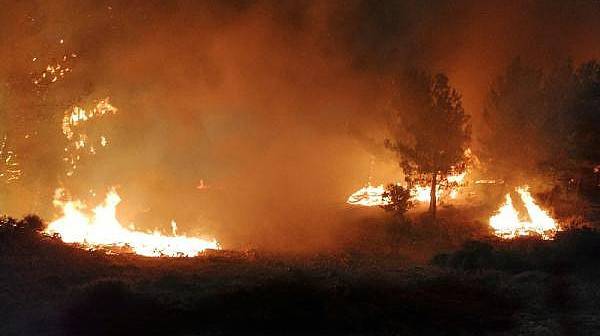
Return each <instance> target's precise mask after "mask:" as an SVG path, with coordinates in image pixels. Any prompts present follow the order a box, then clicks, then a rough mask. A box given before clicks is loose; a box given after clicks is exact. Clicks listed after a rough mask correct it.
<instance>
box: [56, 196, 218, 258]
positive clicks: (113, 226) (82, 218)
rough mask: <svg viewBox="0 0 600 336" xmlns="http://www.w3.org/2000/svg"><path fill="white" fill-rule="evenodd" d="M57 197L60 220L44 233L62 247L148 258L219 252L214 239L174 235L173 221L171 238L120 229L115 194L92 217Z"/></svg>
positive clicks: (156, 233)
mask: <svg viewBox="0 0 600 336" xmlns="http://www.w3.org/2000/svg"><path fill="white" fill-rule="evenodd" d="M59 197H60V191H59V192H57V194H56V196H55V200H54V204H55V205H56V206H58V207H60V208H61V209H62V212H63V216H62V217H61V218H59V219H57V220H55V221H53V222H52V223H50V224H49V225H48V227H47V228H46V230H45V233H46V234H50V235H53V234H58V235H59V236H60V238H61V239H62V240H63V241H64V242H65V243H77V244H81V245H83V246H85V247H87V248H89V249H96V248H102V247H104V248H110V247H129V248H131V250H132V251H133V252H134V253H136V254H140V255H143V256H148V257H159V256H170V257H177V256H185V257H193V256H196V255H198V254H199V253H200V252H202V251H204V250H205V249H219V244H218V242H217V241H216V240H214V239H213V240H205V239H201V238H194V237H186V236H179V235H177V234H176V228H177V226H176V224H175V222H174V221H173V222H172V223H171V227H172V230H173V236H164V235H162V234H161V233H159V232H158V231H154V232H153V233H145V232H140V231H135V230H133V229H127V228H125V227H123V226H122V225H121V223H119V220H118V219H117V218H116V208H117V205H118V204H119V203H120V202H121V198H120V197H119V195H118V194H117V193H116V191H114V190H111V191H110V192H109V193H108V194H107V196H106V199H105V201H104V204H102V205H99V206H97V207H96V208H94V210H93V215H91V216H88V215H86V214H85V213H84V212H83V211H82V210H83V209H84V208H85V206H84V205H83V204H82V203H81V202H79V201H67V202H63V201H61V200H59Z"/></svg>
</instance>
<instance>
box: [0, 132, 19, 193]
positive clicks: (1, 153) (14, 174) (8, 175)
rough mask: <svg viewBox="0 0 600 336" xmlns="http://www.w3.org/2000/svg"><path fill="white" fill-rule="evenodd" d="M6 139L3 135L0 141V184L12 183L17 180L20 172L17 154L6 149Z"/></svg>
mask: <svg viewBox="0 0 600 336" xmlns="http://www.w3.org/2000/svg"><path fill="white" fill-rule="evenodd" d="M7 142H8V137H7V135H4V137H3V138H2V140H1V141H0V182H4V183H7V184H9V183H13V182H16V181H18V180H19V178H20V177H21V174H22V171H21V169H20V168H19V162H18V161H17V154H16V153H15V152H14V151H13V150H12V149H10V148H9V147H8V145H7Z"/></svg>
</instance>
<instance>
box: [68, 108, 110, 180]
mask: <svg viewBox="0 0 600 336" xmlns="http://www.w3.org/2000/svg"><path fill="white" fill-rule="evenodd" d="M117 111H118V109H117V108H116V107H115V106H113V105H111V103H110V98H109V97H106V98H104V99H100V100H97V101H96V102H95V106H94V107H93V108H91V109H88V110H86V109H84V108H82V107H79V106H73V107H71V108H70V109H68V110H66V111H65V112H64V115H63V120H62V125H61V129H62V133H63V135H64V136H65V140H66V142H67V145H66V147H65V148H64V153H65V156H64V157H63V161H64V162H66V163H67V165H68V169H67V172H66V175H67V176H73V174H74V173H75V170H76V169H77V165H78V163H79V161H80V160H81V159H82V158H83V156H84V155H86V154H87V155H95V154H96V152H97V150H98V149H100V148H102V147H106V146H107V145H108V139H107V137H106V136H105V135H97V136H92V135H90V134H88V133H87V132H86V127H85V124H87V123H89V122H90V121H91V120H95V119H100V118H102V117H104V116H105V115H114V114H116V113H117Z"/></svg>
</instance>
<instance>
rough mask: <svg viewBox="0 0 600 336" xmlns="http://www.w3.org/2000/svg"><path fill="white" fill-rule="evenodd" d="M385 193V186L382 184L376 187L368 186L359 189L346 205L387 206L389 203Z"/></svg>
mask: <svg viewBox="0 0 600 336" xmlns="http://www.w3.org/2000/svg"><path fill="white" fill-rule="evenodd" d="M384 193H385V188H384V187H383V184H380V185H378V186H376V187H374V186H372V185H370V184H368V185H367V186H365V187H362V188H360V189H358V190H357V191H356V192H354V193H353V194H352V195H350V197H348V200H347V201H346V203H348V204H352V205H362V206H368V207H371V206H378V205H386V204H389V201H388V200H386V199H385V198H384V197H383V194H384Z"/></svg>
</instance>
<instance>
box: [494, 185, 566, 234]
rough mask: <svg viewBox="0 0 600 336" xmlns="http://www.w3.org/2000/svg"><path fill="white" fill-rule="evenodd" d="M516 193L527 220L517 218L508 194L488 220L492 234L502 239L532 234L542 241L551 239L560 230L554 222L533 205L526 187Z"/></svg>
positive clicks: (533, 202)
mask: <svg viewBox="0 0 600 336" xmlns="http://www.w3.org/2000/svg"><path fill="white" fill-rule="evenodd" d="M516 191H517V193H518V194H519V196H520V198H521V200H522V201H523V205H524V206H525V209H526V210H527V214H528V217H529V220H521V219H520V218H519V213H518V212H517V210H516V209H515V207H514V206H513V202H512V198H511V197H510V194H506V196H505V199H506V201H505V202H504V204H503V205H502V206H501V207H500V208H499V209H498V211H497V213H496V214H495V215H493V216H491V217H490V219H489V222H490V226H491V227H492V229H493V230H494V234H495V235H496V236H498V237H502V238H515V237H518V236H528V235H532V234H533V235H540V236H541V237H542V238H543V239H552V238H553V237H554V234H555V233H556V231H559V230H560V228H559V227H558V224H557V223H556V221H555V220H554V219H553V218H552V217H550V215H548V213H547V212H546V211H544V210H543V209H542V208H540V207H539V206H538V205H537V204H536V203H535V201H534V200H533V197H532V196H531V193H530V192H529V191H528V187H519V188H517V189H516Z"/></svg>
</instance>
